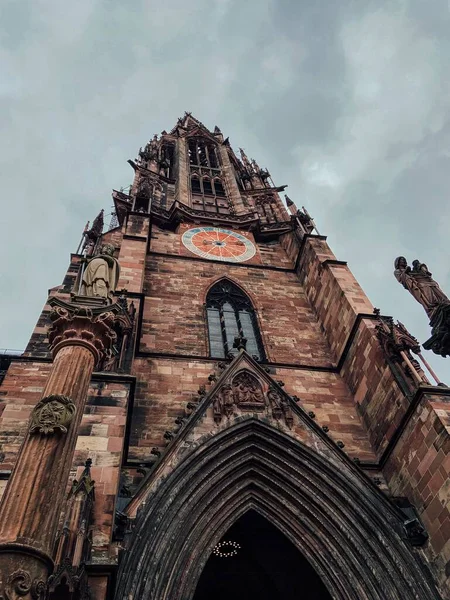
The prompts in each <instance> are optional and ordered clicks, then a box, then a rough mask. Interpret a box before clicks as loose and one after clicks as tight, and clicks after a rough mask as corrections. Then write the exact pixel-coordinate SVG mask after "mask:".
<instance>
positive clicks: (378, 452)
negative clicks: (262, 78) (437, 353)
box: [0, 113, 450, 600]
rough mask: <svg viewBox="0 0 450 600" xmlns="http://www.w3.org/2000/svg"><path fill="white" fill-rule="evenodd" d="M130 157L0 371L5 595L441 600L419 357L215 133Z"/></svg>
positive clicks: (436, 411) (181, 136)
mask: <svg viewBox="0 0 450 600" xmlns="http://www.w3.org/2000/svg"><path fill="white" fill-rule="evenodd" d="M129 163H130V165H131V167H132V169H133V171H134V179H133V183H132V185H131V186H130V188H129V189H127V190H120V191H114V192H113V200H114V205H115V209H114V210H115V212H114V219H113V222H112V223H111V225H110V227H109V230H108V231H106V232H104V231H103V229H104V227H103V213H100V215H99V216H98V217H97V218H96V219H95V221H94V222H93V224H92V226H90V227H89V226H87V227H86V229H85V231H84V233H83V237H82V241H81V243H80V246H79V248H78V250H77V252H76V253H75V254H72V256H71V262H70V266H69V269H68V271H67V274H66V276H65V278H64V281H63V283H62V285H58V286H56V287H54V288H52V289H51V290H50V293H49V298H48V301H47V303H46V305H45V307H44V310H43V312H42V315H41V317H40V318H39V321H38V323H37V326H36V328H35V330H34V332H33V334H32V336H31V339H30V342H29V344H28V346H27V348H26V350H25V352H24V353H23V354H20V355H12V354H9V355H8V354H6V355H4V356H2V357H1V364H0V366H1V371H0V374H1V379H2V384H1V386H0V492H3V496H2V503H1V505H0V599H1V600H17V599H19V598H20V599H22V600H31V599H33V600H44V599H48V600H56V599H73V600H75V599H83V600H87V599H91V600H113V599H115V600H207V599H208V600H210V599H214V600H225V599H227V600H228V599H229V598H233V600H253V599H258V600H300V599H302V600H321V599H323V600H325V599H326V600H330V599H334V600H432V599H434V600H437V599H443V598H450V592H449V587H448V584H449V581H450V579H449V577H450V513H449V509H450V506H449V497H450V488H449V479H448V472H449V466H450V457H449V451H450V437H449V431H450V427H449V424H450V418H449V417H450V411H449V399H450V389H449V388H447V387H446V386H444V385H443V384H440V383H439V382H438V381H436V380H433V377H434V374H433V372H432V371H431V374H430V371H429V370H428V367H427V363H426V361H423V360H421V354H420V347H419V345H418V342H417V340H415V339H414V338H413V337H412V335H411V334H410V333H409V332H408V331H407V330H406V328H405V327H404V326H403V325H402V324H401V323H397V322H395V321H394V320H393V319H392V318H391V317H388V316H383V315H382V314H381V312H380V310H378V309H374V308H373V306H372V305H371V304H370V302H369V300H368V299H367V298H366V296H365V295H364V292H363V291H362V289H361V288H360V286H359V285H358V283H357V282H356V280H355V279H354V277H353V275H352V273H351V272H350V270H349V269H348V267H347V264H346V262H344V261H342V260H338V259H337V258H336V257H335V256H334V254H333V253H332V251H331V250H330V248H329V247H328V245H327V241H326V236H324V235H321V234H319V232H318V230H317V228H316V223H315V222H314V220H313V218H312V217H311V216H310V214H309V213H308V212H307V210H306V209H304V208H300V207H297V206H296V205H295V203H294V201H293V200H291V199H290V198H288V197H287V196H286V204H285V202H284V201H283V200H282V199H281V195H282V192H284V189H285V187H286V186H277V185H275V183H274V182H273V181H272V178H271V175H270V173H269V172H268V171H267V170H266V169H264V168H261V167H260V166H259V165H258V164H257V163H256V162H255V161H254V160H252V159H249V158H248V157H247V155H246V153H245V152H244V151H243V150H240V153H239V154H237V153H235V152H234V151H233V149H232V147H231V145H230V142H229V140H228V138H225V137H224V136H223V135H222V132H221V131H220V129H219V128H218V127H215V129H214V130H209V129H208V128H207V127H205V126H204V125H203V124H202V123H201V122H200V121H198V120H197V119H196V118H194V117H193V116H192V115H191V114H190V113H186V114H185V115H184V117H182V118H180V119H179V120H178V122H177V123H176V125H175V127H174V128H173V129H172V130H171V131H170V132H169V133H167V132H166V131H163V132H162V134H161V135H160V136H154V138H153V139H151V140H150V142H149V143H148V144H147V145H146V146H145V147H144V148H141V149H140V151H139V155H138V157H137V159H136V160H134V161H132V160H130V161H129ZM292 196H293V198H294V200H295V196H294V195H292Z"/></svg>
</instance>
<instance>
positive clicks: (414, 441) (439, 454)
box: [384, 388, 450, 590]
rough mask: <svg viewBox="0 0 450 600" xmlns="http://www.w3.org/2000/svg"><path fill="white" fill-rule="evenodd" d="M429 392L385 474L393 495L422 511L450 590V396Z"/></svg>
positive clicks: (429, 551) (432, 551) (438, 567)
mask: <svg viewBox="0 0 450 600" xmlns="http://www.w3.org/2000/svg"><path fill="white" fill-rule="evenodd" d="M425 390H426V388H425ZM425 390H424V392H423V394H421V397H420V400H419V402H418V404H417V407H416V408H415V410H414V412H413V414H412V415H411V418H410V419H409V422H408V424H407V426H406V427H405V429H404V430H403V432H402V435H401V437H400V439H399V441H398V443H397V444H396V446H395V448H394V450H393V451H392V453H391V455H390V456H389V458H388V460H387V462H386V466H385V468H384V474H385V476H386V479H387V481H388V483H389V488H390V490H391V493H392V494H393V495H395V496H406V497H407V498H408V499H409V500H410V501H411V502H412V503H413V504H414V506H415V507H416V509H417V510H418V513H419V515H420V518H421V520H422V522H423V524H424V526H425V528H426V530H427V532H428V534H429V536H430V541H429V544H428V546H427V549H426V550H427V554H428V555H429V556H430V561H431V563H432V565H433V566H434V571H435V573H437V574H438V576H439V578H440V583H441V585H442V587H443V589H447V590H450V479H449V473H450V395H448V394H446V395H441V396H439V395H438V394H436V393H432V394H430V393H427V392H426V391H425Z"/></svg>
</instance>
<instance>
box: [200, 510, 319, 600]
mask: <svg viewBox="0 0 450 600" xmlns="http://www.w3.org/2000/svg"><path fill="white" fill-rule="evenodd" d="M211 598H214V600H229V599H230V598H232V599H233V600H249V599H250V598H258V600H298V598H302V600H330V599H331V596H330V594H329V593H328V592H327V590H326V589H325V587H324V585H323V583H322V581H321V580H320V578H319V577H318V576H317V574H316V572H315V571H314V569H313V568H312V567H311V565H310V564H309V563H308V561H307V560H306V559H305V557H304V556H302V554H301V553H300V552H299V551H298V550H297V548H296V547H295V546H294V545H293V544H292V543H291V542H290V541H289V540H288V539H287V538H286V537H285V536H284V535H283V534H282V533H281V531H279V530H278V529H277V528H276V527H274V526H273V525H272V524H271V523H269V521H267V519H265V518H263V517H262V516H261V515H259V514H258V513H257V512H256V511H254V510H249V511H248V512H246V513H245V514H244V515H242V517H240V519H238V521H236V522H235V523H234V524H233V525H232V526H231V527H230V529H229V530H228V531H227V532H226V534H225V535H224V537H223V538H222V540H221V541H220V542H219V543H218V544H217V546H215V549H214V550H213V552H212V553H211V555H210V557H209V559H208V562H207V563H206V565H205V568H204V569H203V572H202V574H201V576H200V579H199V582H198V584H197V588H196V590H195V594H194V598H193V600H211Z"/></svg>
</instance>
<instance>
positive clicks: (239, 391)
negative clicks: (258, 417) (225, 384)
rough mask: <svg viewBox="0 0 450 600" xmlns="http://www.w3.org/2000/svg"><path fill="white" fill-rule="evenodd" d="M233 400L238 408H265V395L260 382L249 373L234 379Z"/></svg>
mask: <svg viewBox="0 0 450 600" xmlns="http://www.w3.org/2000/svg"><path fill="white" fill-rule="evenodd" d="M233 398H234V403H235V404H236V406H242V405H244V406H254V405H256V406H257V407H258V406H264V405H265V400H264V393H263V391H262V389H261V384H260V383H259V381H258V380H257V379H256V378H255V377H254V376H253V375H252V374H251V373H249V372H248V371H242V372H241V373H239V374H238V375H237V376H236V377H235V378H234V379H233Z"/></svg>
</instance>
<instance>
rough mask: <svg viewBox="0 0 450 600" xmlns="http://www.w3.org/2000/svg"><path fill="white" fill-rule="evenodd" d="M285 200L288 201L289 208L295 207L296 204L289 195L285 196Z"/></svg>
mask: <svg viewBox="0 0 450 600" xmlns="http://www.w3.org/2000/svg"><path fill="white" fill-rule="evenodd" d="M284 199H285V200H286V204H287V205H288V206H295V204H294V202H292V200H291V199H290V198H289V196H288V195H287V194H285V195H284Z"/></svg>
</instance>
